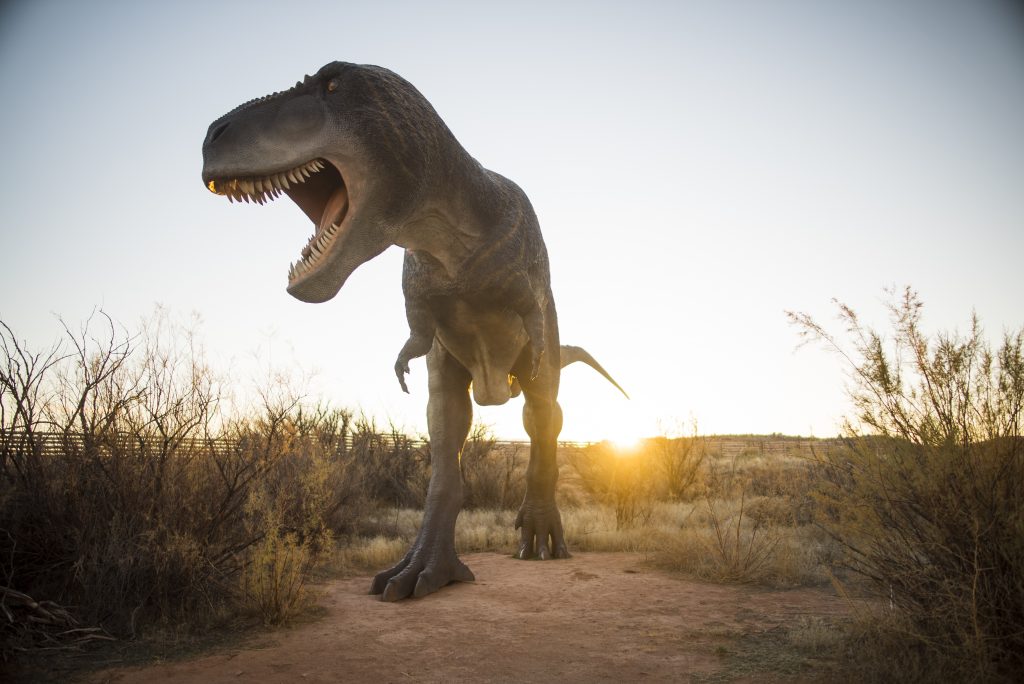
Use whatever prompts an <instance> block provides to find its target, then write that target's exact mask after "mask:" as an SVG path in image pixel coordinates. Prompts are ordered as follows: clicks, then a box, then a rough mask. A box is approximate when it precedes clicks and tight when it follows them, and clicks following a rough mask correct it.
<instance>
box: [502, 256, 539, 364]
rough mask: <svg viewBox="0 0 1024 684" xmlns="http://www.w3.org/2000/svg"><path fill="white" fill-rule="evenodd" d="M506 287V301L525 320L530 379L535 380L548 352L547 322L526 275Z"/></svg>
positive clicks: (519, 276) (517, 277)
mask: <svg viewBox="0 0 1024 684" xmlns="http://www.w3.org/2000/svg"><path fill="white" fill-rule="evenodd" d="M506 287H507V291H506V293H505V299H506V301H507V302H508V304H509V306H510V308H511V309H512V310H513V311H515V312H516V313H517V314H519V316H520V317H521V318H522V319H523V327H524V328H525V329H526V335H527V337H529V339H530V379H531V380H533V379H535V378H536V377H537V376H538V375H539V374H540V371H541V362H542V360H543V358H544V352H545V351H547V335H546V334H545V327H546V324H547V320H546V318H545V316H544V311H543V310H542V309H541V308H540V305H539V304H538V302H537V296H536V295H535V294H534V292H533V287H532V286H531V285H530V279H529V277H528V276H527V275H526V274H525V273H520V274H519V275H518V276H516V277H514V278H512V279H511V280H510V281H509V282H508V283H507V284H506Z"/></svg>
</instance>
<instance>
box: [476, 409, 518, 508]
mask: <svg viewBox="0 0 1024 684" xmlns="http://www.w3.org/2000/svg"><path fill="white" fill-rule="evenodd" d="M525 460H526V459H524V458H521V457H520V453H519V445H516V444H511V445H510V444H503V445H500V446H499V445H498V444H497V442H496V440H495V439H494V435H493V434H492V432H491V430H490V428H489V427H487V426H486V425H480V424H476V425H474V426H473V429H472V430H471V431H470V433H469V437H468V438H467V440H466V444H465V445H464V446H463V447H462V453H461V454H460V456H459V470H460V472H461V473H462V502H463V508H467V509H477V508H483V509H489V508H500V509H513V508H517V507H518V506H519V502H520V501H522V500H523V496H524V495H525V494H526V463H525Z"/></svg>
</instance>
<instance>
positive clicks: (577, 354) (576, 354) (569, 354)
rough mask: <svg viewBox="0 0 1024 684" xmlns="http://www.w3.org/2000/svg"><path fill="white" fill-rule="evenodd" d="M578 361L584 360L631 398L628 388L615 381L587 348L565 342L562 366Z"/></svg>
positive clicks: (562, 352)
mask: <svg viewBox="0 0 1024 684" xmlns="http://www.w3.org/2000/svg"><path fill="white" fill-rule="evenodd" d="M577 361H582V362H583V363H585V364H587V365H588V366H590V367H591V368H593V369H594V370H596V371H597V372H598V373H600V374H601V375H603V376H604V377H605V379H606V380H607V381H608V382H610V383H612V384H613V385H615V387H616V388H617V389H618V390H619V391H620V392H622V395H623V396H624V397H626V398H627V399H629V395H628V394H626V390H624V389H622V387H621V386H619V383H617V382H615V380H614V378H612V376H611V375H609V374H608V371H606V370H605V369H604V367H603V366H602V365H601V364H599V363H598V362H597V361H595V360H594V357H593V356H591V355H590V354H588V353H587V350H586V349H584V348H583V347H572V346H570V345H568V344H563V345H562V349H561V363H562V368H565V367H566V366H568V365H569V364H570V363H576V362H577Z"/></svg>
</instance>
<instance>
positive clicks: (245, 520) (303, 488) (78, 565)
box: [0, 314, 368, 655]
mask: <svg viewBox="0 0 1024 684" xmlns="http://www.w3.org/2000/svg"><path fill="white" fill-rule="evenodd" d="M222 394H223V390H222V384H221V382H220V381H219V379H218V378H217V377H216V376H215V375H214V374H213V373H212V371H211V370H210V369H209V367H208V366H207V365H206V364H205V361H204V359H203V354H202V349H201V347H200V346H199V345H198V344H197V342H196V339H195V337H194V335H193V334H192V333H191V331H189V330H188V329H181V328H180V327H175V326H173V325H172V324H171V323H170V322H169V319H168V318H167V317H166V316H165V315H163V314H158V315H157V317H156V318H154V319H153V320H152V321H150V322H148V323H147V324H146V325H145V326H144V329H143V333H142V334H141V335H137V336H136V335H130V334H128V333H127V332H126V331H124V330H123V329H121V328H119V327H118V326H117V325H115V324H114V322H113V321H112V320H111V319H110V318H109V317H107V316H106V315H104V314H99V315H96V316H94V317H93V318H91V319H90V320H89V321H88V322H87V323H86V324H85V325H84V326H83V327H82V328H81V329H80V330H77V331H74V330H72V329H70V328H68V327H67V326H65V328H64V341H63V343H61V344H59V345H57V346H54V347H53V348H51V349H50V350H48V351H45V352H42V353H37V352H33V351H31V350H29V349H28V348H27V345H26V344H24V343H23V342H20V341H19V340H18V339H17V337H16V335H15V334H14V332H13V331H12V330H11V329H10V328H9V327H7V326H6V325H3V324H0V585H2V586H3V587H5V588H6V589H7V590H10V591H14V592H18V593H20V594H25V595H29V596H32V597H34V598H36V599H37V600H38V601H39V603H40V605H42V604H43V602H44V601H49V602H51V603H52V604H54V605H61V606H66V607H67V606H74V608H73V609H70V608H69V610H72V612H73V613H74V617H75V619H76V620H77V621H78V623H79V624H82V625H86V626H101V627H103V628H105V629H106V630H108V631H109V632H110V633H111V634H114V635H118V636H135V635H137V634H138V633H139V630H140V629H141V628H143V627H145V626H150V625H153V624H155V623H158V622H182V623H185V624H201V623H203V622H204V621H206V620H209V619H211V618H214V617H217V616H223V615H226V614H230V613H231V612H232V611H233V610H235V609H236V608H237V607H239V606H244V605H245V604H246V600H245V593H243V592H240V591H239V590H238V589H239V586H240V577H241V576H242V575H243V573H248V574H247V578H248V579H247V580H246V582H248V584H247V585H246V586H256V584H255V583H256V581H257V580H256V578H257V576H259V575H261V574H262V573H269V576H270V577H271V578H273V577H278V578H279V580H280V582H284V581H285V579H287V578H289V577H291V578H293V579H294V577H295V576H296V575H295V571H293V570H292V569H294V568H299V569H300V570H301V571H300V573H299V574H300V575H301V576H304V573H305V572H306V570H305V568H307V567H308V565H309V564H310V563H311V562H312V559H314V558H315V557H316V556H317V555H318V554H320V553H321V550H322V548H323V547H324V546H325V544H326V539H327V537H328V535H329V534H330V533H345V532H346V531H347V529H348V527H350V526H351V518H352V517H354V516H357V515H360V514H361V513H362V512H363V511H364V510H365V509H366V507H367V505H368V504H367V503H366V497H365V494H364V493H363V492H362V490H361V489H360V488H359V486H360V485H361V484H362V481H363V477H362V476H361V473H360V472H359V471H358V469H356V468H354V467H353V461H352V460H351V458H350V456H353V455H355V454H354V453H353V449H351V448H350V446H349V443H350V442H351V438H350V436H349V433H348V431H349V424H350V414H348V413H347V412H344V411H332V410H330V409H326V408H320V407H315V408H313V409H304V408H303V406H302V405H301V402H300V401H299V396H298V395H297V394H295V393H294V392H293V391H291V390H290V388H289V387H287V385H283V384H281V383H276V382H275V383H274V384H272V385H270V386H268V387H265V388H263V391H261V392H260V394H259V397H260V401H261V403H260V404H259V405H258V408H257V409H255V410H253V411H252V412H251V413H250V414H249V415H246V416H235V417H231V416H228V415H226V414H225V411H224V410H223V408H222V404H223V402H222V399H221V397H222ZM254 573H255V574H254ZM260 581H262V580H260ZM275 581H278V580H275ZM289 582H291V583H292V586H295V585H294V582H293V581H292V580H289ZM243 584H244V583H243ZM267 586H268V587H269V586H270V585H267ZM284 586H285V585H284V584H279V585H278V587H277V592H278V593H277V596H278V597H279V600H278V599H275V600H276V601H277V604H278V608H277V609H275V610H274V611H269V612H264V615H265V616H269V615H276V616H279V617H282V618H283V617H284V616H286V615H287V613H288V610H289V609H290V608H289V607H290V606H292V605H294V601H292V600H291V598H289V597H290V596H293V595H296V593H301V591H298V592H296V591H295V590H288V591H281V590H282V589H283V588H284ZM299 589H301V586H300V585H299ZM8 593H9V592H8ZM258 593H259V594H260V595H261V596H266V595H269V594H268V593H267V592H266V591H264V590H263V589H260V590H259V592H258ZM270 593H271V594H272V593H273V592H270ZM275 611H276V612H275ZM268 619H277V618H276V617H274V618H268ZM26 620H27V617H26ZM24 624H29V623H27V622H26V623H24ZM16 627H17V625H15V626H14V627H12V621H11V620H8V621H6V623H4V633H3V636H4V654H5V655H6V654H7V652H8V650H9V648H8V647H9V645H10V644H11V643H12V641H11V639H13V638H14V637H16V636H17V637H18V639H19V640H18V644H19V647H24V645H25V644H26V643H27V642H26V641H25V639H24V638H22V637H24V636H25V635H24V634H23V633H21V632H24V630H21V632H19V630H18V629H17V628H16ZM30 631H31V630H30ZM15 632H18V633H17V634H15ZM36 635H37V636H38V637H39V638H40V641H41V642H45V634H43V633H41V632H39V631H38V630H37V631H36Z"/></svg>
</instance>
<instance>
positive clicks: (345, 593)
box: [91, 553, 845, 684]
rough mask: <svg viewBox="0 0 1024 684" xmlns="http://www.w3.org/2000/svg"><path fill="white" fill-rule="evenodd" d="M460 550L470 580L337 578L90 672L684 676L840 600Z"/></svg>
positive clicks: (625, 559)
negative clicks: (304, 596)
mask: <svg viewBox="0 0 1024 684" xmlns="http://www.w3.org/2000/svg"><path fill="white" fill-rule="evenodd" d="M465 560H466V562H467V564H468V565H469V566H470V567H471V568H472V569H473V571H474V572H475V573H476V577H477V581H476V583H475V584H460V585H453V586H450V587H447V588H445V589H443V590H441V592H439V593H437V594H434V595H432V596H428V597H426V598H424V599H419V600H410V601H401V602H398V603H381V602H380V601H377V600H376V599H375V598H374V597H371V596H368V595H366V593H365V592H366V589H367V588H368V586H369V578H355V579H346V580H339V581H335V582H331V583H330V584H328V585H327V586H326V587H325V595H324V596H323V599H322V603H323V604H324V605H325V606H326V608H327V615H326V616H325V617H324V618H323V619H321V620H318V621H316V622H312V623H310V624H305V625H301V626H299V627H296V628H294V629H290V630H284V631H281V632H277V633H275V634H274V635H273V636H272V638H271V639H270V640H269V642H268V643H267V644H264V645H262V646H257V647H255V648H249V649H247V650H238V649H236V650H232V651H227V652H219V653H216V654H213V655H208V656H205V657H201V658H198V659H195V660H191V661H187V662H176V663H170V664H163V665H156V666H150V667H144V668H130V669H120V670H108V671H105V672H102V673H97V674H96V675H95V676H94V677H93V678H91V681H92V682H117V683H118V684H129V683H132V682H139V683H141V684H159V683H161V682H197V683H198V682H202V683H204V684H207V683H216V682H232V683H233V684H234V683H237V682H332V683H333V682H452V681H471V682H534V681H538V682H539V681H552V682H623V683H625V682H634V681H638V680H644V681H686V680H687V679H689V677H690V675H695V674H696V675H700V674H712V673H715V672H717V671H719V670H721V668H722V667H723V665H722V660H723V658H722V655H721V654H722V653H724V652H725V651H726V650H730V649H732V648H734V647H735V646H736V643H737V640H739V639H741V638H742V637H744V636H748V635H751V634H756V633H759V632H763V631H765V630H769V629H772V628H774V627H777V626H779V625H783V624H791V623H792V622H793V621H794V619H795V618H798V617H799V616H805V615H812V616H818V615H836V614H837V613H843V612H845V608H844V605H843V603H842V601H841V600H840V599H838V598H836V597H835V596H833V595H831V594H830V593H829V592H825V591H819V590H813V589H797V590H787V591H770V590H763V589H754V588H749V587H737V586H725V585H716V584H704V583H698V582H693V581H688V580H686V579H682V578H679V577H675V576H673V575H670V574H667V573H664V572H660V571H657V570H651V569H649V568H646V567H644V566H643V564H642V559H641V557H640V556H639V555H636V554H625V553H600V554H597V553H593V554H592V553H580V554H577V555H576V556H575V557H574V558H572V559H571V560H566V561H557V562H549V563H539V562H521V561H514V560H512V559H511V558H509V557H508V556H503V555H498V554H493V553H480V554H469V555H467V556H465ZM723 649H724V650H723ZM751 681H766V680H765V678H763V677H761V676H758V677H754V678H752V679H751ZM768 681H771V679H770V678H769V679H768Z"/></svg>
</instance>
